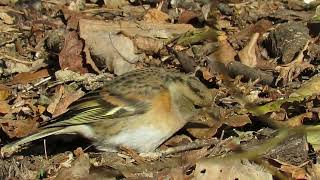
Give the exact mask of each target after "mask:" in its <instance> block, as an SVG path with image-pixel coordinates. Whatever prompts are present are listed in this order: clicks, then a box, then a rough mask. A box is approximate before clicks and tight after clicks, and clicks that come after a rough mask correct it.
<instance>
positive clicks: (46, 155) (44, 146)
mask: <svg viewBox="0 0 320 180" xmlns="http://www.w3.org/2000/svg"><path fill="white" fill-rule="evenodd" d="M43 148H44V157H45V159H46V160H48V153H47V141H46V139H43Z"/></svg>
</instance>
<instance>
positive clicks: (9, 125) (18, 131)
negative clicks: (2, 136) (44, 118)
mask: <svg viewBox="0 0 320 180" xmlns="http://www.w3.org/2000/svg"><path fill="white" fill-rule="evenodd" d="M0 124H1V127H2V129H3V131H4V132H5V133H6V134H7V135H8V136H9V137H10V138H20V137H25V136H27V135H29V134H31V133H33V132H35V131H36V130H37V127H38V123H37V121H36V119H27V120H11V119H8V120H7V119H4V120H1V121H0Z"/></svg>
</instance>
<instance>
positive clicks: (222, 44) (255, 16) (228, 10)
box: [0, 0, 320, 179]
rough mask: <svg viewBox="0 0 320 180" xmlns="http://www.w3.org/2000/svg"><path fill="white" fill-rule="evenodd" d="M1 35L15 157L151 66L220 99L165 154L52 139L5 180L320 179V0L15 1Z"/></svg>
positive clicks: (7, 128) (5, 13)
mask: <svg viewBox="0 0 320 180" xmlns="http://www.w3.org/2000/svg"><path fill="white" fill-rule="evenodd" d="M0 29H1V30H0V39H1V41H0V82H1V83H0V126H1V133H0V140H1V142H0V143H1V146H3V145H5V144H7V143H9V142H12V141H14V140H15V139H18V138H21V137H25V136H27V135H29V134H31V133H33V132H36V131H37V129H38V126H39V125H40V124H42V123H44V122H46V121H48V120H49V119H51V118H53V117H56V116H58V115H61V114H63V113H65V112H66V111H67V110H68V106H69V105H70V104H72V103H73V102H74V101H76V100H78V99H79V98H80V97H82V96H83V95H84V94H85V93H87V92H89V91H91V90H95V89H98V88H99V87H101V85H102V80H104V81H105V80H111V79H112V78H114V77H115V76H117V75H121V74H123V73H125V72H128V71H131V70H134V69H138V68H142V67H162V68H166V69H176V70H178V71H181V73H186V74H190V75H192V76H196V77H198V78H199V79H200V80H201V81H202V82H203V83H204V84H205V85H207V86H208V87H209V88H210V89H211V90H212V91H213V92H214V94H215V98H214V102H212V106H211V109H209V110H208V111H206V112H204V113H203V114H201V115H199V117H195V118H198V119H199V120H201V121H202V122H203V123H202V124H203V126H195V125H192V124H188V125H187V126H186V127H184V128H183V129H182V130H180V131H179V132H177V133H176V134H175V135H174V136H173V137H171V138H170V139H169V140H168V141H166V142H165V143H164V144H163V145H161V146H160V147H159V148H158V150H157V152H155V153H153V154H148V155H146V154H144V155H143V154H140V155H139V154H137V153H136V152H134V151H132V150H130V149H126V148H123V150H122V151H121V152H119V153H101V152H96V151H95V150H94V149H93V148H92V147H91V146H90V142H87V141H86V140H85V139H83V138H80V137H70V136H69V135H68V137H50V138H47V139H46V140H39V141H36V142H34V143H32V144H30V145H29V146H27V148H26V149H24V150H22V151H21V152H17V153H16V154H14V155H13V156H12V157H9V158H2V159H0V177H1V178H0V179H36V178H47V179H106V178H132V179H145V178H157V179H165V178H166V179H167V178H171V179H272V178H278V179H288V178H291V179H319V178H320V164H319V161H318V159H319V152H320V133H319V132H320V126H319V124H320V123H319V120H320V114H319V113H320V112H319V111H320V106H318V105H320V96H319V92H320V77H319V75H318V73H319V71H318V70H319V68H320V66H319V65H320V44H319V42H320V41H319V32H320V3H319V1H312V0H309V1H307V0H304V1H303V0H260V1H255V0H227V1H219V0H179V1H177V0H130V1H128V0H104V1H102V0H87V1H86V0H63V1H60V0H10V1H9V0H8V1H6V0H4V1H1V2H0Z"/></svg>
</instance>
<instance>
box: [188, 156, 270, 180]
mask: <svg viewBox="0 0 320 180" xmlns="http://www.w3.org/2000/svg"><path fill="white" fill-rule="evenodd" d="M194 178H195V179H197V180H216V179H217V180H218V179H225V180H234V179H259V180H272V179H273V178H272V174H270V173H269V172H266V171H265V170H264V169H263V168H262V167H260V166H258V165H257V164H253V163H250V162H249V161H248V160H220V161H214V160H210V159H209V160H206V161H200V162H198V163H197V165H196V169H195V172H194Z"/></svg>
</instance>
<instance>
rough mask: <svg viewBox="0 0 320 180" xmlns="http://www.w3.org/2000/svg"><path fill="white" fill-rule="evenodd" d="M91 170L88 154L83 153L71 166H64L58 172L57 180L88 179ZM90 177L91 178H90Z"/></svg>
mask: <svg viewBox="0 0 320 180" xmlns="http://www.w3.org/2000/svg"><path fill="white" fill-rule="evenodd" d="M89 170H90V159H89V155H88V154H81V155H80V156H79V157H78V158H77V159H76V160H75V161H74V162H73V163H72V165H71V167H69V168H63V169H61V170H60V171H59V172H58V175H57V176H56V178H55V179H56V180H73V179H87V178H88V176H89ZM88 179H89V178H88Z"/></svg>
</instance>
